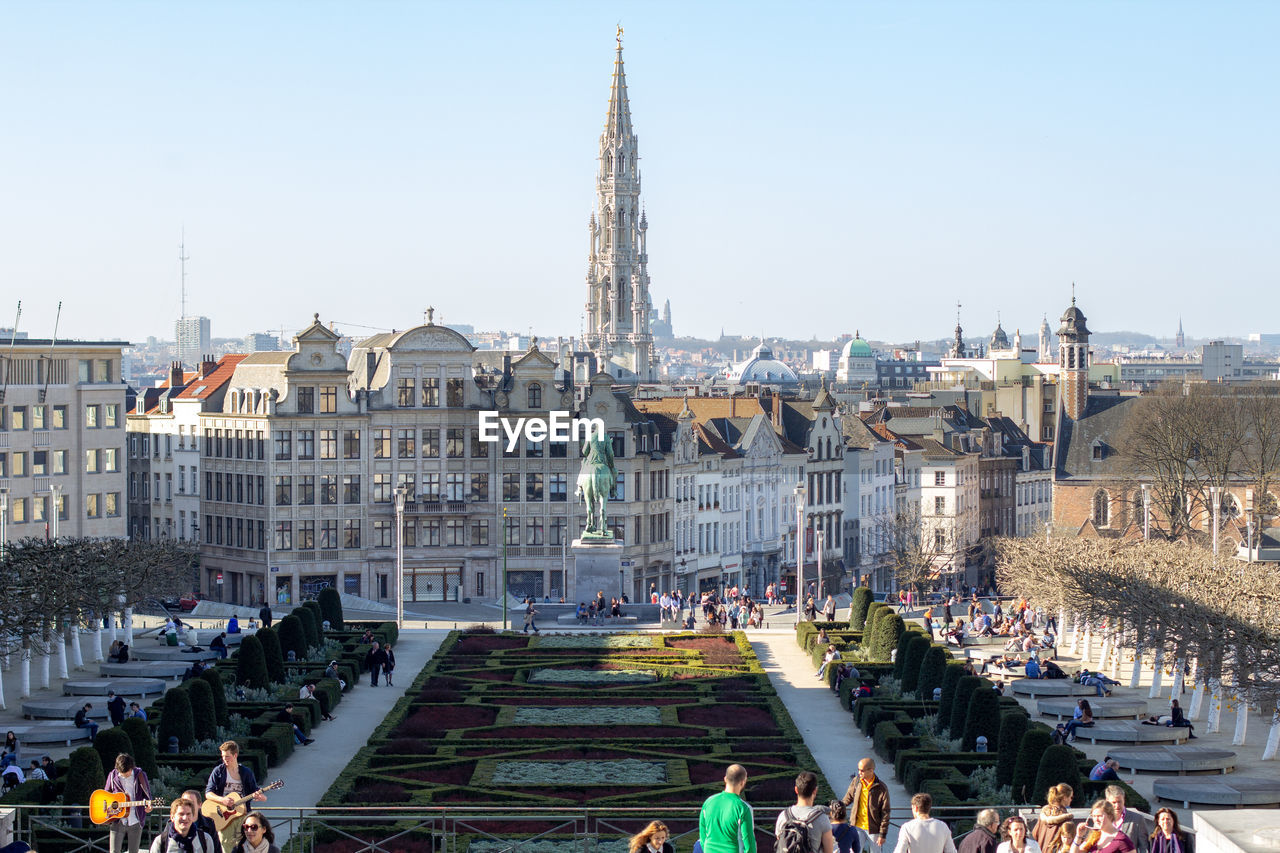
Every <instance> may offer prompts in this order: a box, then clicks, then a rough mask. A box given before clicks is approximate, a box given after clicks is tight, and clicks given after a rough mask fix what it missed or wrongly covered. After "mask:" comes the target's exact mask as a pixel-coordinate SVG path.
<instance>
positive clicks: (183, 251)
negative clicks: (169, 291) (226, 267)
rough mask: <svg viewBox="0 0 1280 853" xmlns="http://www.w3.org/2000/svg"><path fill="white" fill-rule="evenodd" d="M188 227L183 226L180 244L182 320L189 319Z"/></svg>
mask: <svg viewBox="0 0 1280 853" xmlns="http://www.w3.org/2000/svg"><path fill="white" fill-rule="evenodd" d="M188 260H190V258H189V257H188V256H187V226H185V225H184V226H182V242H180V243H179V244H178V261H179V262H180V263H181V264H182V315H181V316H182V319H184V320H185V319H186V318H187V261H188Z"/></svg>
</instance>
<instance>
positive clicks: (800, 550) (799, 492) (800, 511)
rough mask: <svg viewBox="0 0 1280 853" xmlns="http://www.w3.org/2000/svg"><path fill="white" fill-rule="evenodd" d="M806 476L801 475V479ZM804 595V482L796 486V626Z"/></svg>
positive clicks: (801, 610) (798, 621) (801, 611)
mask: <svg viewBox="0 0 1280 853" xmlns="http://www.w3.org/2000/svg"><path fill="white" fill-rule="evenodd" d="M803 476H804V475H803V474H801V477H803ZM803 594H804V481H803V480H801V482H800V483H799V484H798V485H797V486H796V624H797V625H799V624H800V614H801V613H803V612H804V610H803V602H802V601H801V596H802V595H803Z"/></svg>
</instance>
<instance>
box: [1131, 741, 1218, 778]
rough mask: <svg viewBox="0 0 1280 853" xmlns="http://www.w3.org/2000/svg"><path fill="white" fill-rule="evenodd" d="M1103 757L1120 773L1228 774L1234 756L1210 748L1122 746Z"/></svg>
mask: <svg viewBox="0 0 1280 853" xmlns="http://www.w3.org/2000/svg"><path fill="white" fill-rule="evenodd" d="M1107 755H1109V756H1110V757H1112V758H1114V759H1115V760H1116V761H1118V762H1120V768H1121V769H1122V770H1123V769H1128V770H1130V771H1131V772H1134V773H1137V772H1139V771H1146V772H1149V773H1177V774H1178V775H1179V776H1185V775H1187V774H1188V773H1196V772H1216V773H1230V772H1231V771H1232V770H1234V769H1235V766H1236V754H1235V753H1234V752H1232V751H1231V750H1229V749H1215V748H1214V747H1210V746H1187V745H1181V746H1122V747H1119V748H1118V749H1109V750H1107Z"/></svg>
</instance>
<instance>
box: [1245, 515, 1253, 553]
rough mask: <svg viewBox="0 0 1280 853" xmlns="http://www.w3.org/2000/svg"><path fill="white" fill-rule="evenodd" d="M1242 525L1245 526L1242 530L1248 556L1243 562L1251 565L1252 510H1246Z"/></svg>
mask: <svg viewBox="0 0 1280 853" xmlns="http://www.w3.org/2000/svg"><path fill="white" fill-rule="evenodd" d="M1244 524H1245V528H1244V529H1245V534H1244V535H1245V549H1246V550H1247V551H1248V554H1249V556H1248V557H1247V558H1246V560H1245V562H1249V563H1252V562H1253V510H1248V511H1247V512H1245V514H1244Z"/></svg>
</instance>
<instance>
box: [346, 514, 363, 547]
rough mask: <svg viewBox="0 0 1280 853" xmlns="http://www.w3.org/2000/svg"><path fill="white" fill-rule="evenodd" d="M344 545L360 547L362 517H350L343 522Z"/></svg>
mask: <svg viewBox="0 0 1280 853" xmlns="http://www.w3.org/2000/svg"><path fill="white" fill-rule="evenodd" d="M342 547H343V548H359V547H360V519H358V518H348V519H344V520H343V522H342Z"/></svg>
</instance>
